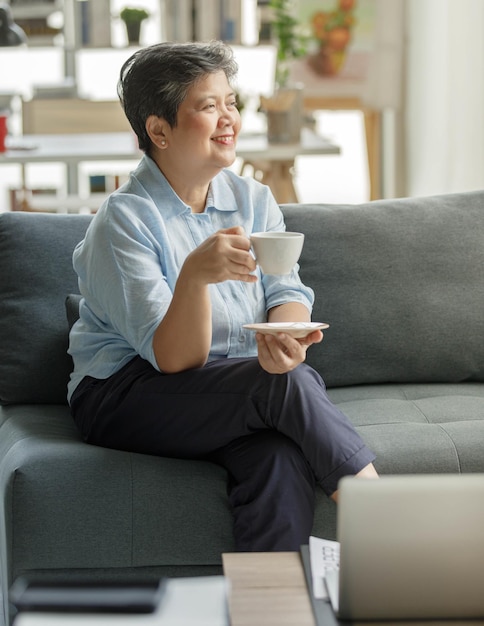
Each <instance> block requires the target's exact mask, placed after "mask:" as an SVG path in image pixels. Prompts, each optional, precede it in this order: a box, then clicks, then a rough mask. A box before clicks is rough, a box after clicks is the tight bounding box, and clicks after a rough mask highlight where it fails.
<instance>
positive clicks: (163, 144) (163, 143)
mask: <svg viewBox="0 0 484 626" xmlns="http://www.w3.org/2000/svg"><path fill="white" fill-rule="evenodd" d="M161 145H162V146H163V148H164V147H165V146H166V139H162V140H161Z"/></svg>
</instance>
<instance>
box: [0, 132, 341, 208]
mask: <svg viewBox="0 0 484 626" xmlns="http://www.w3.org/2000/svg"><path fill="white" fill-rule="evenodd" d="M7 148H8V149H7V151H6V152H4V153H2V154H0V165H3V164H19V165H21V166H22V167H23V168H25V166H27V165H30V164H34V163H46V162H52V163H55V162H60V163H64V164H65V165H66V168H67V188H68V193H69V194H76V193H78V189H79V185H78V167H79V164H80V163H83V162H86V161H132V160H138V159H139V158H140V157H141V155H142V153H141V152H140V150H139V148H138V144H137V140H136V137H135V135H134V134H133V133H131V132H122V133H93V134H72V135H23V136H21V137H10V138H8V139H7ZM339 153H340V148H339V146H337V145H335V144H333V143H331V142H330V141H329V140H327V139H325V138H324V137H321V136H319V135H317V134H316V133H315V132H313V131H311V130H309V129H308V128H303V130H302V133H301V142H300V143H295V144H269V143H268V141H267V136H266V135H265V134H261V133H254V134H241V135H240V136H239V138H238V142H237V155H238V156H239V157H241V158H242V159H243V168H244V167H245V166H246V165H251V166H252V167H253V168H254V171H255V172H260V176H259V177H260V178H261V179H262V181H263V182H265V183H266V184H268V185H269V186H270V187H271V188H272V191H273V192H274V195H275V197H276V199H277V200H278V201H279V202H281V203H283V202H297V195H296V192H295V189H294V185H293V180H292V170H293V167H294V160H295V159H296V157H297V156H300V155H327V154H333V155H334V154H339Z"/></svg>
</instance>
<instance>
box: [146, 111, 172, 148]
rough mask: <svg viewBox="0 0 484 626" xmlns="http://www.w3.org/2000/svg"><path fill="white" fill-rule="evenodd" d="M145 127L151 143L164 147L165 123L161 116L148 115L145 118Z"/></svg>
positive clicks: (165, 141) (165, 144)
mask: <svg viewBox="0 0 484 626" xmlns="http://www.w3.org/2000/svg"><path fill="white" fill-rule="evenodd" d="M145 128H146V132H147V133H148V136H149V138H150V139H151V142H152V143H153V145H155V146H156V147H157V148H161V149H163V148H166V146H167V137H166V134H165V130H166V128H167V123H166V121H165V120H164V119H163V118H162V117H158V116H156V115H150V116H149V117H148V119H147V120H146V124H145Z"/></svg>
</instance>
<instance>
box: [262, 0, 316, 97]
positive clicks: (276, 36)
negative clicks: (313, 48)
mask: <svg viewBox="0 0 484 626" xmlns="http://www.w3.org/2000/svg"><path fill="white" fill-rule="evenodd" d="M269 6H270V7H271V8H272V10H273V15H274V19H273V22H272V38H273V40H274V43H275V45H276V46H277V65H276V83H277V86H278V87H279V88H283V87H286V86H287V84H288V81H289V74H290V65H291V61H293V60H294V59H297V58H299V57H302V56H304V55H305V54H306V51H307V42H308V37H307V36H305V35H304V34H303V32H302V29H301V25H300V23H299V21H298V20H297V18H296V17H295V12H294V2H293V0H271V1H270V3H269Z"/></svg>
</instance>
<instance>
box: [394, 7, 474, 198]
mask: <svg viewBox="0 0 484 626" xmlns="http://www.w3.org/2000/svg"><path fill="white" fill-rule="evenodd" d="M406 5H407V6H406V8H407V24H408V34H407V37H408V41H407V43H408V47H407V53H408V54H407V96H406V106H407V109H406V115H405V122H406V127H405V135H406V143H407V149H406V172H407V190H406V192H407V193H406V195H409V196H417V195H431V194H439V193H448V192H458V191H467V190H472V189H482V188H484V2H483V1H482V0H407V2H406Z"/></svg>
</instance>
